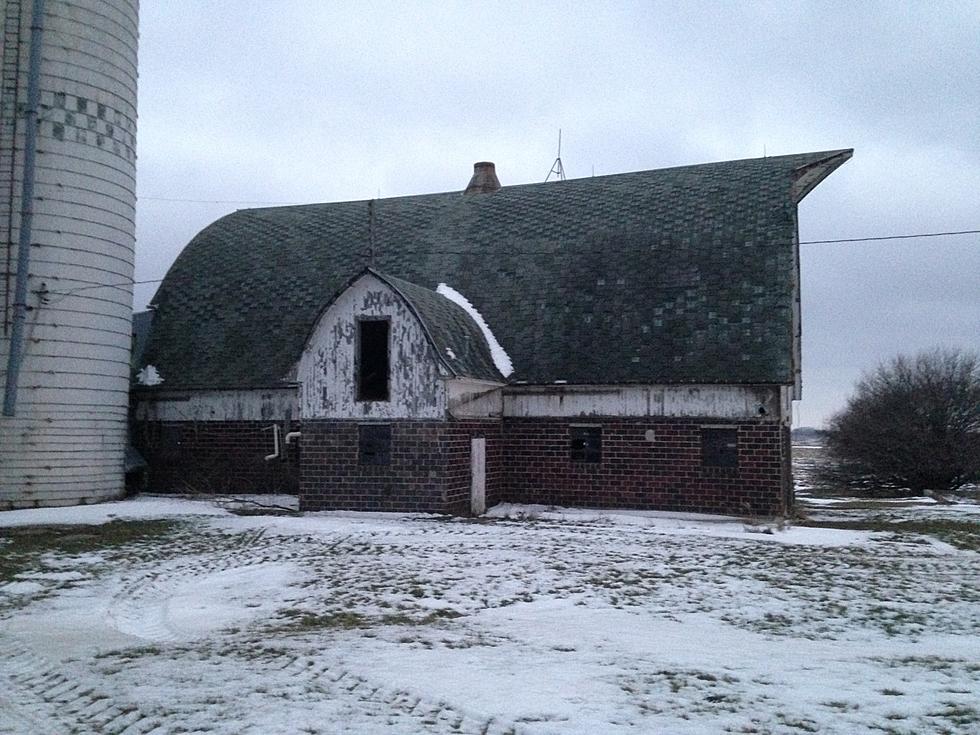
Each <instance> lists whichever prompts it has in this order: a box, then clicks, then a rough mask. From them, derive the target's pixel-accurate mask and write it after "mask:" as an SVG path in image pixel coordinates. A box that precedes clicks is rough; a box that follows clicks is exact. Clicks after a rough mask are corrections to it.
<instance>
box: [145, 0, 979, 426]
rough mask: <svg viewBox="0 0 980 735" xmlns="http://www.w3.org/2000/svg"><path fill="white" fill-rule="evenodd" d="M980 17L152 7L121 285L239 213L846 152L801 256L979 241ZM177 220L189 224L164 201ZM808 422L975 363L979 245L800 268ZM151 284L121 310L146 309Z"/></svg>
mask: <svg viewBox="0 0 980 735" xmlns="http://www.w3.org/2000/svg"><path fill="white" fill-rule="evenodd" d="M978 39H980V3H977V2H975V0H963V1H962V2H954V1H949V2H924V1H923V2H919V3H914V2H897V1H895V2H882V3H873V2H864V1H862V2H859V3H854V2H840V3H834V2H827V1H824V2H818V1H816V0H815V1H813V2H806V1H803V0H801V1H798V2H794V1H793V0H778V1H776V2H758V3H754V2H738V3H729V2H725V3H722V2H717V3H696V2H683V3H677V2H644V3H627V2H618V3H613V2H594V3H575V2H568V0H566V2H561V3H558V2H543V1H540V0H538V1H536V2H533V3H527V2H518V3H509V2H493V3H487V2H455V3H454V2H447V1H446V0H443V1H442V2H433V3H418V4H413V3H409V2H397V3H390V4H387V3H373V2H358V3H353V2H351V3H339V2H328V1H327V0H276V2H269V1H268V0H148V1H146V2H143V3H141V41H140V43H141V47H140V122H139V141H138V143H139V163H138V177H139V184H138V192H139V208H138V214H137V262H136V276H137V280H148V279H156V278H161V277H162V276H163V274H164V273H165V272H166V270H167V268H168V267H169V266H170V264H171V263H172V262H173V260H174V258H175V257H176V256H177V254H178V253H179V252H180V250H181V249H182V248H183V247H184V245H186V244H187V242H188V241H189V240H190V239H191V238H192V237H193V236H194V235H195V234H196V233H197V232H198V231H199V230H200V229H202V228H203V227H205V226H206V225H207V224H209V223H210V222H212V221H214V220H215V219H217V218H218V217H220V216H222V215H223V214H226V213H228V212H230V211H233V210H235V209H239V208H242V207H247V206H260V205H262V204H275V203H307V202H324V201H343V200H352V199H365V198H370V197H375V196H379V195H380V196H382V197H387V196H398V195H405V194H422V193H427V192H435V191H452V190H458V189H462V188H463V187H464V186H465V185H466V182H467V180H468V179H469V175H470V173H471V172H472V164H473V162H474V161H480V160H491V161H495V162H496V164H497V173H498V176H499V177H500V180H501V182H502V183H503V184H504V185H508V184H520V183H528V182H535V181H541V180H543V179H544V178H545V176H546V175H547V173H548V171H549V169H550V167H551V164H552V162H553V161H554V158H555V155H556V147H557V133H558V129H559V128H561V129H562V130H563V139H562V161H563V163H564V165H565V169H566V172H567V174H568V176H569V178H577V177H582V176H590V175H592V174H593V173H595V174H597V175H598V174H612V173H622V172H626V171H637V170H644V169H651V168H661V167H665V166H674V165H684V164H693V163H704V162H708V161H716V160H728V159H736V158H749V157H756V156H761V155H763V152H765V153H767V154H769V155H779V154H784V153H798V152H804V151H813V150H824V149H832V148H854V149H855V153H854V158H853V159H852V160H851V161H850V162H848V163H846V164H845V165H844V166H843V167H842V168H841V169H839V170H838V171H837V172H836V173H835V174H833V175H832V176H831V177H830V178H829V179H827V180H826V181H825V182H824V183H823V184H821V185H820V186H819V187H818V188H817V189H816V190H815V191H814V192H813V193H812V194H810V196H809V197H808V198H807V199H806V200H804V202H803V203H802V204H801V205H800V238H801V240H803V241H807V240H824V239H834V238H846V237H872V236H881V235H892V234H905V233H920V232H939V231H952V230H975V229H980V206H978V203H980V135H978V133H977V130H978V125H980V41H978ZM173 200H194V201H173ZM802 271H803V360H804V362H803V380H804V400H803V401H802V402H801V403H800V404H799V406H798V408H797V412H796V424H797V425H819V424H821V423H822V422H823V421H824V420H825V419H826V418H827V417H828V416H829V415H830V414H831V413H832V412H833V411H835V410H837V409H839V408H840V407H841V406H842V405H843V402H844V400H845V399H846V397H847V395H848V394H849V392H850V390H851V388H852V386H853V383H854V381H855V380H856V379H857V378H858V377H859V376H860V374H861V372H862V371H863V370H867V369H870V368H872V367H874V366H875V365H876V364H877V363H879V362H880V361H882V360H884V359H887V358H889V357H891V356H893V355H895V354H897V353H899V352H913V351H916V350H919V349H923V348H927V347H930V346H933V345H945V346H959V347H966V348H970V349H975V350H980V235H966V236H960V237H949V238H935V239H924V238H916V239H909V240H897V241H888V242H884V243H847V244H833V245H804V246H802ZM155 290H156V284H148V285H143V286H137V291H136V297H135V305H136V307H137V308H143V307H144V306H145V304H146V302H147V301H149V299H150V298H151V297H152V295H153V293H154V291H155Z"/></svg>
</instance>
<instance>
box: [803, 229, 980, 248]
mask: <svg viewBox="0 0 980 735" xmlns="http://www.w3.org/2000/svg"><path fill="white" fill-rule="evenodd" d="M953 235H980V230H956V231H953V232H920V233H917V234H915V235H882V236H880V237H846V238H842V239H840V240H806V241H803V242H801V243H800V245H829V244H831V243H837V242H874V241H878V240H911V239H912V238H916V237H951V236H953Z"/></svg>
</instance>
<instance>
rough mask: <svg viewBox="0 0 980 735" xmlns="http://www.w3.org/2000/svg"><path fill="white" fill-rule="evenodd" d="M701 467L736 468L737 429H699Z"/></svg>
mask: <svg viewBox="0 0 980 735" xmlns="http://www.w3.org/2000/svg"><path fill="white" fill-rule="evenodd" d="M701 465H702V466H704V467H738V429H708V428H704V429H701Z"/></svg>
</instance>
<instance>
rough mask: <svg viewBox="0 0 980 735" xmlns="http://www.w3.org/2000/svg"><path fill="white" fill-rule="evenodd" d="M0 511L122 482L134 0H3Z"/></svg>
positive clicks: (118, 491)
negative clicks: (2, 389) (2, 399)
mask: <svg viewBox="0 0 980 735" xmlns="http://www.w3.org/2000/svg"><path fill="white" fill-rule="evenodd" d="M2 7H3V17H2V18H0V22H2V24H3V36H2V88H0V95H2V96H0V271H2V276H0V309H2V320H3V325H2V330H3V331H2V333H0V384H2V385H3V388H4V396H3V398H4V403H3V412H2V415H0V508H15V507H32V506H38V505H68V504H75V503H86V502H95V501H98V500H105V499H109V498H114V497H119V496H120V495H122V493H123V491H124V477H123V459H124V454H125V449H126V444H127V413H128V411H127V409H128V386H129V379H130V365H129V353H130V341H131V330H130V321H131V313H132V309H131V303H132V277H133V254H134V242H135V230H134V228H135V219H134V212H135V203H136V193H135V186H136V179H135V175H136V51H137V38H138V29H137V21H138V12H139V2H138V0H70V2H69V1H68V0H3V5H2Z"/></svg>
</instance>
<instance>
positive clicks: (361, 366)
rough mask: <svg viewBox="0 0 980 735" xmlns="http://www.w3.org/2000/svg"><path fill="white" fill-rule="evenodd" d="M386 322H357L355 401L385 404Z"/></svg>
mask: <svg viewBox="0 0 980 735" xmlns="http://www.w3.org/2000/svg"><path fill="white" fill-rule="evenodd" d="M389 324H390V322H389V321H388V320H387V319H362V320H360V321H358V322H357V400H359V401H387V400H388V373H389V365H390V361H389V359H388V331H389V330H388V327H389Z"/></svg>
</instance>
